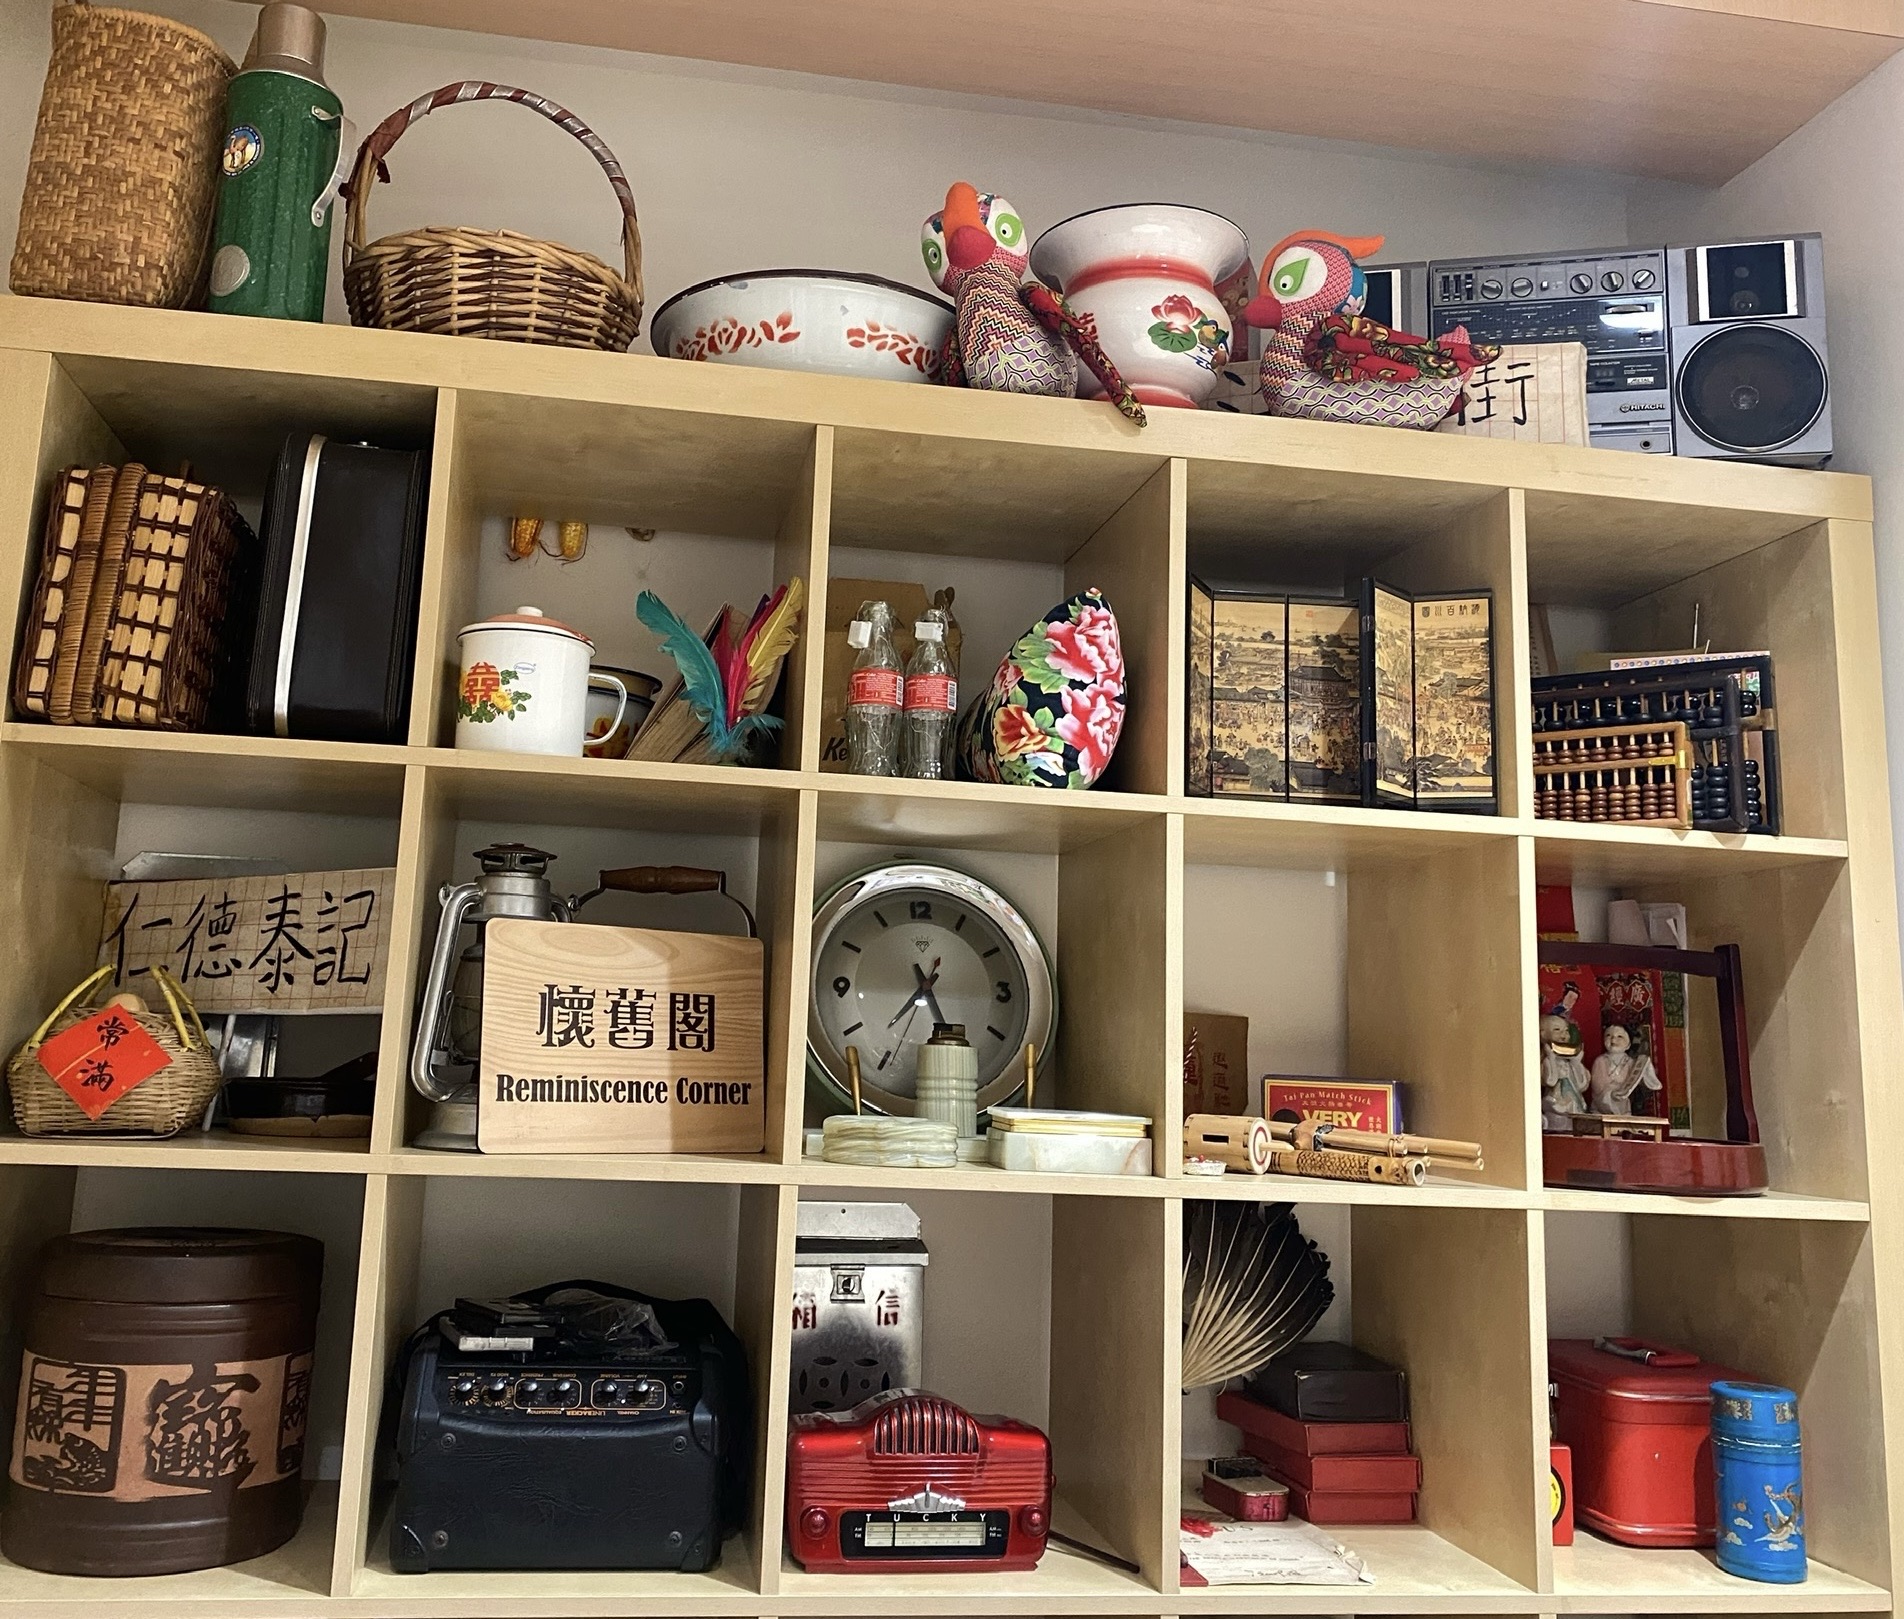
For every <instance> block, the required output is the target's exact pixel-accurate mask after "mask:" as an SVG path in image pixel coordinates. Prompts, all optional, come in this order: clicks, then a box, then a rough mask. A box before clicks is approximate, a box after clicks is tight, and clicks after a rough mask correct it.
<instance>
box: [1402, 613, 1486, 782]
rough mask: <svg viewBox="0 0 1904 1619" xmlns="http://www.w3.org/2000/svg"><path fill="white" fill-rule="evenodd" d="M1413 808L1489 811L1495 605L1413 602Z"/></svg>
mask: <svg viewBox="0 0 1904 1619" xmlns="http://www.w3.org/2000/svg"><path fill="white" fill-rule="evenodd" d="M1414 610H1415V647H1414V650H1415V806H1416V808H1417V809H1435V810H1479V811H1487V812H1492V811H1493V809H1494V808H1495V765H1494V631H1493V616H1494V598H1493V596H1492V595H1491V594H1490V593H1489V592H1488V591H1485V590H1482V591H1465V592H1460V593H1457V594H1450V595H1434V596H1417V597H1416V598H1415V602H1414Z"/></svg>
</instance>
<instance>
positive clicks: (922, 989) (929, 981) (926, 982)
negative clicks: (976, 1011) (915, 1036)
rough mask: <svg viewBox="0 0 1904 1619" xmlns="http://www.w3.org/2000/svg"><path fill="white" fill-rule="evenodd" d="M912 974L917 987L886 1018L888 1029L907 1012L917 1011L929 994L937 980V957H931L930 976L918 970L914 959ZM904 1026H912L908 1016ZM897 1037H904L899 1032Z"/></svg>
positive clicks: (902, 1038)
mask: <svg viewBox="0 0 1904 1619" xmlns="http://www.w3.org/2000/svg"><path fill="white" fill-rule="evenodd" d="M912 976H913V977H914V978H916V979H918V980H919V987H918V988H917V989H915V990H914V991H913V992H912V994H911V995H910V996H908V997H907V999H906V1002H905V1004H904V1005H903V1006H901V1007H900V1008H899V1010H898V1011H897V1012H895V1013H893V1015H892V1017H891V1018H890V1019H888V1020H887V1023H886V1027H887V1028H889V1029H890V1028H891V1027H892V1026H893V1024H895V1023H897V1022H898V1021H899V1020H900V1019H901V1018H902V1017H905V1016H906V1014H907V1013H908V1012H917V1011H918V1010H919V1007H920V1005H921V1003H922V1002H923V1000H924V999H925V998H927V997H929V996H930V995H931V993H932V986H933V985H934V984H936V983H938V981H939V958H937V957H934V958H933V962H932V976H931V977H930V978H928V977H926V975H925V974H924V973H922V972H921V971H920V970H919V963H918V962H916V961H915V962H914V963H913V964H912ZM940 1021H941V1022H944V1019H943V1018H941V1019H940ZM906 1027H907V1028H908V1029H909V1028H911V1027H912V1020H911V1019H910V1018H907V1020H906ZM899 1038H900V1040H901V1041H902V1042H903V1041H904V1040H905V1038H906V1037H905V1035H904V1034H903V1033H901V1035H900V1036H899Z"/></svg>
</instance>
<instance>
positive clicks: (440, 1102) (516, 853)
mask: <svg viewBox="0 0 1904 1619" xmlns="http://www.w3.org/2000/svg"><path fill="white" fill-rule="evenodd" d="M554 858H555V856H554V855H552V854H549V853H547V852H545V851H544V850H541V849H535V848H531V847H530V846H529V845H528V844H526V843H496V844H491V845H490V847H488V848H487V849H478V850H477V851H476V864H477V866H478V867H479V868H480V871H481V875H480V876H478V877H477V878H476V880H475V881H474V882H467V883H445V884H444V885H443V887H442V889H441V891H440V892H439V893H438V895H437V898H438V900H439V901H440V902H441V903H442V906H443V914H442V915H441V916H440V917H439V918H438V919H437V924H436V944H435V947H434V948H433V949H432V950H431V952H430V972H429V977H428V978H427V979H426V981H425V983H424V986H423V1003H422V1005H421V1006H420V1007H419V1008H418V1010H417V1024H416V1041H415V1043H414V1044H413V1046H412V1047H411V1050H410V1083H411V1084H412V1085H414V1086H416V1088H417V1089H418V1090H419V1091H421V1092H422V1093H423V1095H425V1096H427V1097H428V1098H429V1099H430V1101H431V1103H432V1104H433V1105H432V1107H431V1109H430V1122H429V1126H428V1128H426V1129H425V1130H423V1131H422V1132H421V1133H420V1134H419V1135H418V1136H417V1145H418V1146H419V1147H443V1148H448V1149H450V1150H452V1151H459V1152H474V1151H475V1150H476V1059H477V1055H478V1043H479V1041H480V1039H481V1037H482V1028H483V938H484V930H485V928H486V927H487V925H488V924H489V923H491V922H493V921H495V920H496V918H497V917H500V916H518V917H526V918H528V919H529V920H530V921H534V922H568V921H572V920H573V913H572V912H571V911H570V909H569V904H568V901H566V900H564V899H562V898H560V897H559V896H558V895H557V894H556V892H555V891H554V890H553V889H552V888H551V887H550V886H549V862H550V861H551V860H553V859H554ZM465 928H468V929H472V930H473V931H474V935H475V936H474V937H473V938H471V939H470V940H469V941H468V942H467V943H464V942H463V936H464V929H465Z"/></svg>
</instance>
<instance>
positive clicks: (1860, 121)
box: [1631, 57, 1904, 864]
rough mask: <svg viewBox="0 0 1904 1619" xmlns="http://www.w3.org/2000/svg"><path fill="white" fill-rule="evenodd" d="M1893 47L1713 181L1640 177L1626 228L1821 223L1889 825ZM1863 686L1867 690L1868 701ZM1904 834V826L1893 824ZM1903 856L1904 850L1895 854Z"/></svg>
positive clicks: (1902, 131) (1896, 523)
mask: <svg viewBox="0 0 1904 1619" xmlns="http://www.w3.org/2000/svg"><path fill="white" fill-rule="evenodd" d="M1900 171H1904V57H1893V58H1892V59H1891V61H1890V62H1888V63H1887V64H1886V65H1885V66H1883V67H1881V68H1879V69H1878V70H1877V71H1876V72H1875V73H1873V74H1872V75H1871V76H1870V77H1869V78H1867V79H1866V80H1865V81H1864V82H1863V83H1862V84H1860V85H1858V86H1857V87H1856V88H1854V89H1852V90H1851V91H1849V92H1848V93H1846V94H1845V95H1843V96H1841V97H1839V98H1838V100H1837V101H1835V102H1833V103H1832V104H1831V106H1829V107H1827V108H1826V109H1825V110H1824V111H1823V112H1821V113H1820V114H1819V115H1818V116H1817V117H1816V118H1814V119H1812V121H1811V122H1810V123H1809V124H1807V125H1805V127H1804V128H1803V129H1801V130H1799V131H1798V132H1797V133H1796V134H1794V135H1792V136H1791V137H1790V138H1789V139H1787V140H1786V141H1784V142H1783V143H1782V144H1781V145H1779V146H1778V147H1777V148H1775V149H1774V150H1773V151H1771V152H1769V153H1767V154H1766V156H1764V157H1763V158H1761V159H1760V160H1759V161H1758V162H1757V163H1755V164H1753V165H1752V167H1751V168H1749V169H1747V170H1746V171H1745V173H1743V174H1741V175H1740V176H1739V177H1738V178H1737V179H1735V180H1733V181H1731V182H1730V183H1729V184H1727V185H1725V186H1722V187H1720V188H1719V189H1718V190H1716V191H1701V190H1694V189H1692V188H1689V187H1682V186H1664V185H1637V186H1635V188H1634V192H1633V197H1632V220H1631V226H1632V239H1633V240H1634V241H1640V240H1642V239H1646V238H1649V237H1650V238H1651V239H1652V240H1654V241H1673V242H1701V241H1724V240H1725V239H1726V238H1727V237H1731V236H1737V235H1757V234H1759V233H1761V232H1773V231H1787V230H1791V231H1800V230H1816V231H1822V232H1823V233H1824V237H1825V303H1826V320H1827V322H1828V324H1829V327H1830V337H1831V385H1832V429H1833V434H1834V440H1835V444H1836V448H1837V454H1836V456H1835V457H1834V459H1833V461H1832V465H1833V467H1834V468H1836V469H1837V470H1839V471H1843V472H1862V473H1867V474H1869V475H1870V476H1871V477H1872V478H1873V479H1874V480H1875V483H1876V499H1877V530H1876V533H1877V567H1878V627H1879V630H1880V633H1881V635H1882V638H1883V645H1884V653H1885V657H1884V707H1885V712H1886V714H1887V715H1888V716H1889V723H1888V725H1887V730H1888V732H1889V747H1890V765H1891V804H1892V826H1893V828H1894V829H1896V828H1904V556H1900V554H1899V547H1900V545H1901V544H1904V435H1901V434H1900V433H1899V430H1898V423H1899V420H1900V411H1901V410H1904V326H1900V324H1899V321H1898V318H1897V309H1896V302H1895V300H1896V289H1897V285H1898V277H1899V270H1900V266H1901V265H1904V213H1900V212H1899V210H1898V208H1897V206H1896V190H1897V177H1898V174H1899V173H1900ZM1877 695H1878V694H1877V693H1875V692H1874V693H1872V694H1871V697H1872V700H1873V701H1875V700H1876V699H1877ZM1894 836H1898V837H1899V842H1900V844H1904V836H1900V835H1899V834H1897V833H1895V832H1894ZM1900 864H1904V862H1900Z"/></svg>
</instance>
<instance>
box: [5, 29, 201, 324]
mask: <svg viewBox="0 0 1904 1619" xmlns="http://www.w3.org/2000/svg"><path fill="white" fill-rule="evenodd" d="M235 71H236V69H235V68H234V67H233V66H232V61H231V58H230V57H228V56H227V55H226V54H225V53H224V52H223V51H222V50H220V49H219V48H218V45H217V44H216V42H215V41H213V40H211V39H208V38H207V37H206V36H205V35H203V34H201V33H200V32H199V31H198V30H197V29H195V28H187V27H185V26H184V25H183V24H182V23H175V22H173V21H171V20H170V19H169V18H166V17H151V16H147V15H146V14H145V13H144V12H140V11H120V10H116V9H114V8H111V7H107V6H94V5H89V4H87V3H86V0H60V3H59V4H57V5H55V6H54V8H53V55H52V59H51V61H50V62H49V63H48V64H47V69H46V86H45V88H44V90H43V91H42V92H41V95H40V116H39V122H38V123H37V124H36V125H35V126H34V130H33V149H32V155H31V156H30V157H29V158H28V160H27V174H26V189H25V190H24V192H23V193H22V194H21V197H20V234H19V238H18V240H17V241H16V243H15V245H14V249H13V267H12V270H11V273H10V275H9V284H10V285H11V286H12V288H13V290H14V291H15V292H18V293H24V294H26V295H28V296H30V297H38V298H79V299H84V300H86V301H88V302H91V303H109V304H142V305H145V306H148V307H152V308H162V309H178V308H182V307H184V305H185V304H187V303H188V302H191V301H192V300H193V298H194V296H195V295H196V294H197V293H198V292H199V291H200V290H201V289H202V286H203V277H204V273H205V268H206V265H207V262H208V254H209V250H210V247H211V238H212V207H213V202H214V200H215V196H216V185H217V179H218V150H219V146H220V145H221V143H222V142H223V140H224V136H225V89H226V86H227V85H228V84H229V83H230V82H231V77H232V74H233V73H234V72H235Z"/></svg>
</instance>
